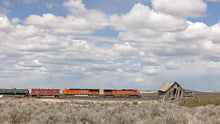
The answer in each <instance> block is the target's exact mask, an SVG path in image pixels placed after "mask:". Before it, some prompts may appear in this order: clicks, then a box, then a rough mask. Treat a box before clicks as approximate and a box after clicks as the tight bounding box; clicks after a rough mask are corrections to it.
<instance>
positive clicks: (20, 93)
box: [0, 88, 29, 96]
mask: <svg viewBox="0 0 220 124" xmlns="http://www.w3.org/2000/svg"><path fill="white" fill-rule="evenodd" d="M0 94H1V95H10V96H11V95H14V96H28V95H29V90H28V89H16V88H7V89H4V88H1V89H0Z"/></svg>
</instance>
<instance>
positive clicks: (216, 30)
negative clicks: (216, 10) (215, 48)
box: [210, 22, 220, 43]
mask: <svg viewBox="0 0 220 124" xmlns="http://www.w3.org/2000/svg"><path fill="white" fill-rule="evenodd" d="M210 35H211V40H213V41H214V42H215V43H220V38H219V35H220V22H218V23H217V24H215V25H213V26H211V34H210Z"/></svg>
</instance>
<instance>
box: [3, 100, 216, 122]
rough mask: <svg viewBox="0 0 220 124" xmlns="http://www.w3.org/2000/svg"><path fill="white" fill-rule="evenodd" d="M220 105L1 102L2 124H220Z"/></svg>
mask: <svg viewBox="0 0 220 124" xmlns="http://www.w3.org/2000/svg"><path fill="white" fill-rule="evenodd" d="M219 117H220V106H214V105H208V106H201V107H194V108H188V107H184V106H178V104H176V103H166V102H163V103H159V102H143V103H140V102H138V101H133V102H126V101H124V102H113V103H110V102H103V103H101V102H99V103H97V102H87V101H85V102H76V101H74V100H73V101H69V102H24V103H23V102H18V101H15V102H11V101H6V102H0V123H1V124H177V123H178V124H194V123H197V124H217V123H220V118H219Z"/></svg>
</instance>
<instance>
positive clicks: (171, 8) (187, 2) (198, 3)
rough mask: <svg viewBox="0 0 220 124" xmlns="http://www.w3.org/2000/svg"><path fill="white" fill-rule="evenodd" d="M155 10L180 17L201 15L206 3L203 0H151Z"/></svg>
mask: <svg viewBox="0 0 220 124" xmlns="http://www.w3.org/2000/svg"><path fill="white" fill-rule="evenodd" d="M152 6H153V9H154V10H155V11H159V12H163V13H167V14H170V15H174V16H180V17H191V18H197V17H203V16H205V12H206V10H207V4H206V3H205V2H204V1H203V0H152Z"/></svg>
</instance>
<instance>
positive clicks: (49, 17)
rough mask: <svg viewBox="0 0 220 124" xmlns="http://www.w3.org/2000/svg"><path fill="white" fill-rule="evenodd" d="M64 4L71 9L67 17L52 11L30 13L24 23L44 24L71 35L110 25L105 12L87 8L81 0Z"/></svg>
mask: <svg viewBox="0 0 220 124" xmlns="http://www.w3.org/2000/svg"><path fill="white" fill-rule="evenodd" d="M63 5H64V7H66V8H67V9H68V10H69V11H70V14H69V15H67V16H66V17H61V16H55V15H53V14H50V13H47V14H43V15H42V16H39V15H30V16H29V17H28V18H26V19H25V21H24V23H25V24H26V25H38V26H42V27H44V28H47V29H48V30H51V31H53V33H58V34H71V35H84V34H91V33H93V30H98V29H104V28H105V26H108V23H107V18H106V15H105V14H104V13H102V12H101V11H98V10H87V9H86V8H85V5H84V4H83V3H82V1H80V0H78V1H74V0H69V1H66V2H64V3H63ZM51 22H53V23H51Z"/></svg>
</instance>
